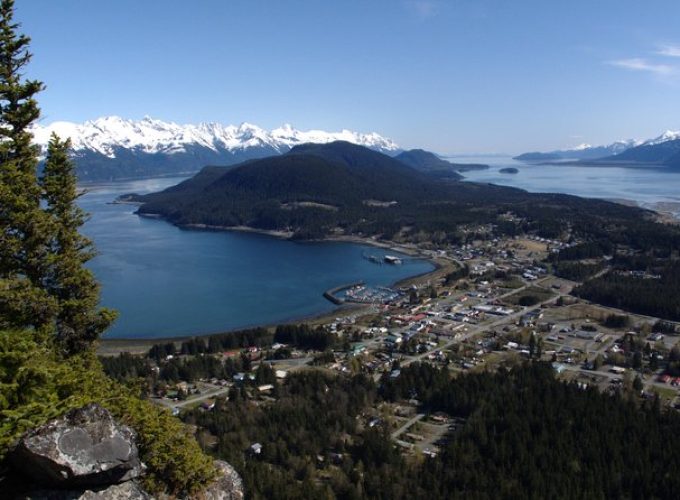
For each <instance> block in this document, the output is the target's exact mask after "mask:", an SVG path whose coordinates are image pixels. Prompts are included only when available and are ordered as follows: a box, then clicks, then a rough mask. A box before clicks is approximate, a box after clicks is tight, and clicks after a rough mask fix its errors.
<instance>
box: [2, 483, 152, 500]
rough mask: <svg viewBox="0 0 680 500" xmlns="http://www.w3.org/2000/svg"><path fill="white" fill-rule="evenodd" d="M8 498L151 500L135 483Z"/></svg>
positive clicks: (30, 492) (51, 491) (30, 499)
mask: <svg viewBox="0 0 680 500" xmlns="http://www.w3.org/2000/svg"><path fill="white" fill-rule="evenodd" d="M8 498H15V499H17V500H18V499H22V500H24V499H26V500H152V499H153V497H152V496H150V495H149V494H148V493H146V492H145V491H144V490H143V489H142V488H141V487H140V486H139V485H138V484H137V483H136V482H135V481H127V482H125V483H121V484H113V485H111V486H108V487H106V488H101V489H91V490H36V491H28V492H24V493H18V494H15V495H13V496H10V497H8Z"/></svg>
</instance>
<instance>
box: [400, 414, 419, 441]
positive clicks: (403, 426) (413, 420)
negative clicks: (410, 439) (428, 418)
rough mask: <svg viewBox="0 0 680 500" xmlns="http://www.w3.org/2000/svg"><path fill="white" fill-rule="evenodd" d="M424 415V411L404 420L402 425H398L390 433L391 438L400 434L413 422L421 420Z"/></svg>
mask: <svg viewBox="0 0 680 500" xmlns="http://www.w3.org/2000/svg"><path fill="white" fill-rule="evenodd" d="M424 417H425V414H424V413H418V415H416V416H415V417H413V418H412V419H411V420H409V421H408V422H406V423H405V424H404V425H402V426H401V427H399V428H398V429H397V430H396V431H394V432H393V433H392V439H397V438H398V437H399V436H401V435H402V434H403V433H404V432H406V431H407V430H408V428H409V427H411V426H412V425H413V424H415V423H416V422H418V421H419V420H421V419H422V418H424Z"/></svg>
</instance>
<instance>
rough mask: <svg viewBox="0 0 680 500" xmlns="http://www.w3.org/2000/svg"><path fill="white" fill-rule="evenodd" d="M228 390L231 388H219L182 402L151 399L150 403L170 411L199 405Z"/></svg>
mask: <svg viewBox="0 0 680 500" xmlns="http://www.w3.org/2000/svg"><path fill="white" fill-rule="evenodd" d="M229 389H231V387H220V388H219V389H214V390H211V391H208V392H204V393H201V394H197V395H195V396H193V397H190V398H187V399H185V400H184V401H171V400H169V399H152V401H155V402H156V403H159V404H161V405H163V406H167V407H168V408H170V409H174V408H183V407H185V406H188V405H191V404H194V403H200V402H201V401H203V400H205V399H211V398H215V397H217V396H221V395H222V394H226V393H228V392H229Z"/></svg>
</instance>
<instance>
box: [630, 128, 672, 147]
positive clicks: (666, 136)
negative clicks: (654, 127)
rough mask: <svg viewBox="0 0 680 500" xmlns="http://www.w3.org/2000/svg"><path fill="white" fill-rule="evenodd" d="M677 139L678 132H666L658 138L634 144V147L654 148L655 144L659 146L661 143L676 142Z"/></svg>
mask: <svg viewBox="0 0 680 500" xmlns="http://www.w3.org/2000/svg"><path fill="white" fill-rule="evenodd" d="M678 139H680V130H666V131H665V132H664V133H663V134H661V135H660V136H659V137H656V138H654V139H650V140H648V141H645V142H643V143H639V144H636V146H656V145H657V144H661V143H663V142H668V141H676V140H678Z"/></svg>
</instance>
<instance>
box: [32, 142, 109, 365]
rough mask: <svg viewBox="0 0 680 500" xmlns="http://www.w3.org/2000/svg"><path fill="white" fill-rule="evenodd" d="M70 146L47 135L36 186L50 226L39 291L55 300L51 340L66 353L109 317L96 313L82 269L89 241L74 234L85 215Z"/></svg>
mask: <svg viewBox="0 0 680 500" xmlns="http://www.w3.org/2000/svg"><path fill="white" fill-rule="evenodd" d="M69 148H70V141H69V140H65V141H62V140H60V139H59V137H57V136H56V135H55V134H52V137H51V138H50V142H49V145H48V149H47V160H46V162H45V168H44V170H43V175H42V177H41V178H40V183H41V186H42V189H43V195H44V199H45V202H46V205H47V206H46V209H45V210H46V212H47V213H48V214H49V215H50V216H51V219H52V224H53V226H54V231H53V235H52V236H53V237H52V240H51V241H50V254H49V256H48V264H49V266H48V272H47V273H48V274H47V276H46V278H45V283H44V286H45V288H46V289H47V291H48V293H49V294H50V295H51V296H52V297H54V298H55V299H56V300H57V305H58V311H57V315H56V325H55V327H56V338H57V340H58V342H59V344H60V345H61V347H62V349H64V350H65V351H66V352H67V353H74V352H79V351H82V350H84V349H86V348H87V347H88V346H89V345H91V344H92V342H93V341H95V340H97V338H99V335H100V334H101V333H102V332H103V331H104V330H105V329H106V328H107V327H108V326H109V325H110V324H111V322H112V321H113V319H114V318H115V315H114V313H113V312H112V311H110V310H108V309H98V308H97V304H98V302H99V284H98V283H97V282H96V281H95V279H94V276H93V275H92V272H91V271H90V270H89V269H86V268H85V267H84V264H85V263H86V262H87V261H88V260H90V259H91V258H92V257H94V255H95V252H94V247H93V245H92V241H90V240H89V239H88V238H86V237H85V236H83V235H81V234H80V233H79V232H78V229H79V228H80V227H81V226H82V225H83V223H84V222H85V212H84V211H83V210H82V209H81V208H80V207H78V206H77V205H76V200H77V198H78V196H79V193H78V190H77V187H76V176H75V171H74V165H73V162H72V161H71V160H70V158H69V156H68V150H69Z"/></svg>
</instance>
